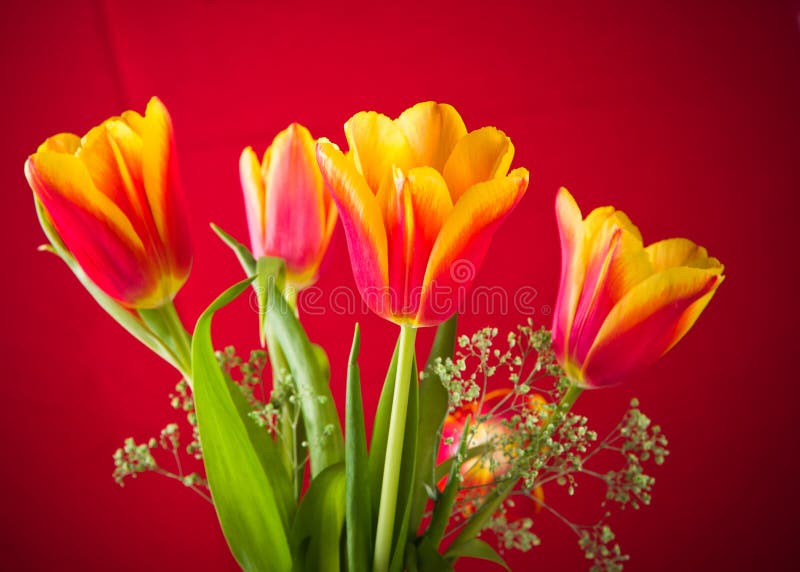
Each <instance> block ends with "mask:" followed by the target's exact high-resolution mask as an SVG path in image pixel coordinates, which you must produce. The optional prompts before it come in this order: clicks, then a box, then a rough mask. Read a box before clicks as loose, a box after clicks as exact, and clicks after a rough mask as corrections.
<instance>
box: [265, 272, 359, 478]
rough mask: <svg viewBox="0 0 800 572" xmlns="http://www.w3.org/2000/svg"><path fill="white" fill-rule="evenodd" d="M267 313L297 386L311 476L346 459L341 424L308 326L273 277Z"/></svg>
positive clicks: (267, 293)
mask: <svg viewBox="0 0 800 572" xmlns="http://www.w3.org/2000/svg"><path fill="white" fill-rule="evenodd" d="M265 284H266V287H265V291H266V295H267V299H266V307H265V317H266V321H267V327H268V330H269V333H270V335H274V336H275V339H276V340H277V342H278V344H279V345H280V347H281V350H282V351H283V354H284V356H285V357H286V362H287V363H288V364H289V369H290V370H291V372H292V379H293V380H294V383H295V385H296V387H297V395H298V400H299V402H300V409H301V410H302V412H303V424H304V426H305V431H306V435H307V441H308V448H309V454H310V457H311V476H312V477H315V476H317V475H318V474H320V473H321V472H322V471H323V470H324V469H325V468H327V467H329V466H330V465H334V464H336V463H340V462H342V461H343V460H344V439H343V437H342V426H341V423H340V422H339V415H338V413H337V411H336V404H335V403H334V402H333V395H332V394H331V389H330V386H329V385H328V380H327V378H326V377H324V375H323V372H322V371H321V368H320V363H319V352H315V351H314V348H313V347H312V345H311V342H309V340H308V336H307V335H306V332H305V330H303V327H302V326H301V325H300V322H299V321H298V319H297V316H295V314H294V311H293V310H292V309H291V308H290V307H289V305H288V304H287V303H286V300H284V298H283V296H282V295H281V292H280V291H279V290H278V288H277V286H276V284H275V282H274V281H270V280H266V281H265Z"/></svg>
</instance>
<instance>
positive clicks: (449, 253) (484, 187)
mask: <svg viewBox="0 0 800 572" xmlns="http://www.w3.org/2000/svg"><path fill="white" fill-rule="evenodd" d="M528 178H529V175H528V171H527V170H526V169H515V170H514V171H512V172H511V173H509V175H508V176H507V177H501V178H495V179H492V180H489V181H485V182H482V183H478V184H476V185H474V186H473V187H472V188H470V189H469V190H468V191H467V192H466V193H464V195H463V196H462V197H461V200H459V201H458V202H457V203H456V204H455V206H454V207H453V211H452V212H451V213H450V216H448V217H447V219H446V220H445V222H444V225H443V226H442V229H441V231H440V232H439V236H438V237H437V238H436V242H435V243H434V245H433V249H432V251H431V256H430V260H429V261H428V266H427V268H426V270H425V278H424V280H423V290H422V300H421V304H420V311H419V314H418V316H417V323H418V325H422V326H424V325H429V324H435V323H438V322H440V321H442V319H446V318H447V317H449V316H451V315H452V314H453V313H454V312H455V311H456V310H457V309H458V304H459V299H458V298H459V296H463V295H464V292H465V291H466V289H467V288H468V287H469V285H470V284H471V283H472V281H473V279H474V278H475V274H476V273H477V268H479V267H480V265H481V263H482V262H483V259H484V257H485V256H486V250H487V249H488V248H489V244H490V242H491V239H492V237H493V236H494V233H495V231H496V230H497V227H498V226H499V225H500V223H501V222H502V221H503V219H504V218H505V217H506V215H507V214H508V213H509V212H511V210H512V209H513V208H514V207H515V206H516V205H517V203H518V202H519V201H520V199H521V198H522V196H523V195H524V194H525V191H526V189H527V188H528ZM462 302H463V300H462Z"/></svg>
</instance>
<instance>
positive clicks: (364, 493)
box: [344, 324, 372, 570]
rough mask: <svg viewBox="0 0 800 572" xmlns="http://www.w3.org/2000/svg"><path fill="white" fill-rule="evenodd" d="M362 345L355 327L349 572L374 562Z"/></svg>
mask: <svg viewBox="0 0 800 572" xmlns="http://www.w3.org/2000/svg"><path fill="white" fill-rule="evenodd" d="M360 344H361V333H360V331H359V328H358V324H356V330H355V333H354V334H353V347H352V349H351V350H350V362H349V364H348V367H347V399H346V403H345V434H344V435H345V441H344V450H345V475H346V481H347V483H346V489H345V490H346V494H345V500H346V505H345V506H346V515H347V519H346V523H347V561H348V563H349V569H350V570H368V569H369V566H370V564H371V562H372V546H371V543H372V505H371V503H370V502H369V499H370V494H369V474H368V471H367V437H366V430H365V427H364V406H363V404H362V401H361V374H360V372H359V368H358V351H359V346H360Z"/></svg>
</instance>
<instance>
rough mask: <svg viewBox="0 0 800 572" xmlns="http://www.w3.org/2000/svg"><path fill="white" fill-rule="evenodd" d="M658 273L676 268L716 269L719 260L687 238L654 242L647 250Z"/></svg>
mask: <svg viewBox="0 0 800 572" xmlns="http://www.w3.org/2000/svg"><path fill="white" fill-rule="evenodd" d="M645 250H646V251H647V254H648V256H649V257H650V263H651V264H652V265H653V268H654V270H655V271H656V272H660V271H661V270H666V269H667V268H672V267H675V266H689V267H690V268H715V267H718V266H721V265H720V263H719V260H717V259H716V258H713V257H710V256H708V251H707V250H706V249H705V248H703V247H702V246H698V245H697V244H695V243H694V242H692V241H691V240H688V239H686V238H669V239H667V240H661V241H659V242H654V243H653V244H651V245H650V246H648V247H647V248H646V249H645Z"/></svg>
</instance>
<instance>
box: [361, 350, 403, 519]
mask: <svg viewBox="0 0 800 572" xmlns="http://www.w3.org/2000/svg"><path fill="white" fill-rule="evenodd" d="M399 352H400V340H399V339H398V341H397V344H395V347H394V353H393V354H392V360H391V362H389V369H388V370H387V372H386V378H385V379H384V382H383V389H382V390H381V397H380V399H379V401H378V409H377V410H376V412H375V420H374V421H373V424H372V440H371V441H370V446H369V468H368V471H369V484H370V495H371V496H372V514H378V508H379V506H380V497H381V485H382V484H383V465H384V462H385V461H386V442H387V440H388V439H389V421H390V419H391V417H392V403H393V399H394V381H395V377H396V376H397V356H398V354H399Z"/></svg>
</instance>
